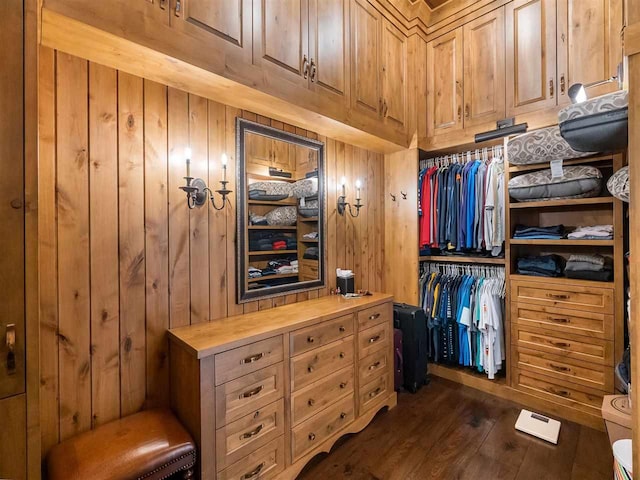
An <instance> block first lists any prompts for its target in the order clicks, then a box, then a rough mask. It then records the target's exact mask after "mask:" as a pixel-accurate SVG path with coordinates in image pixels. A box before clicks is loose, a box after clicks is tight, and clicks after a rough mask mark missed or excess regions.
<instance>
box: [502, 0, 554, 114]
mask: <svg viewBox="0 0 640 480" xmlns="http://www.w3.org/2000/svg"><path fill="white" fill-rule="evenodd" d="M505 8H506V15H505V17H506V22H505V23H506V39H507V58H506V61H507V75H506V82H507V116H508V117H513V116H516V115H520V114H523V113H528V112H532V111H535V110H540V109H542V108H548V107H553V106H555V105H556V96H557V94H558V82H557V79H556V0H516V1H514V2H512V3H510V4H508V5H507V6H506V7H505Z"/></svg>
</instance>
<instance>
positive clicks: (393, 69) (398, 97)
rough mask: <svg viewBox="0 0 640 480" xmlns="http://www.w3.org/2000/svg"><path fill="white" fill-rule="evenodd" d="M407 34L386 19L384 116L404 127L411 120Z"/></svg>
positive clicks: (383, 84) (383, 87) (383, 47)
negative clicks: (408, 109)
mask: <svg viewBox="0 0 640 480" xmlns="http://www.w3.org/2000/svg"><path fill="white" fill-rule="evenodd" d="M407 44H408V39H407V37H406V36H405V35H404V34H403V33H402V32H401V31H400V30H398V29H397V28H396V27H395V26H393V25H392V24H391V22H389V21H388V20H386V19H385V20H384V21H383V22H382V112H381V113H382V117H383V118H384V121H385V123H386V124H389V125H392V126H394V127H396V128H398V129H399V130H403V129H404V128H405V126H406V124H407V95H408V88H407V81H408V78H407V74H408V72H407V62H408V52H407V49H408V47H407Z"/></svg>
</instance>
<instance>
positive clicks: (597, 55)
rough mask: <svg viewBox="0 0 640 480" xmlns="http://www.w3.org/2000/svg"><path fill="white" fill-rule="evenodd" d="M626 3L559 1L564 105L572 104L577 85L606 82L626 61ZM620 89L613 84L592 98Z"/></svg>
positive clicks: (593, 92)
mask: <svg viewBox="0 0 640 480" xmlns="http://www.w3.org/2000/svg"><path fill="white" fill-rule="evenodd" d="M622 27H623V6H622V0H558V76H559V82H560V93H559V95H560V103H561V104H565V103H568V102H569V98H568V95H567V92H568V89H569V87H570V86H571V85H572V84H574V83H578V82H579V83H589V82H596V81H599V80H605V79H607V78H609V77H611V76H614V75H616V74H617V66H618V64H619V63H620V62H621V61H622V40H621V34H622ZM617 89H618V84H617V83H615V82H614V83H610V84H608V85H604V86H602V87H597V88H592V89H590V90H589V91H588V94H589V97H596V96H598V95H604V94H605V93H609V92H613V91H615V90H617Z"/></svg>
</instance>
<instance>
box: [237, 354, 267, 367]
mask: <svg viewBox="0 0 640 480" xmlns="http://www.w3.org/2000/svg"><path fill="white" fill-rule="evenodd" d="M262 357H264V353H258V354H256V355H251V356H250V357H247V358H243V359H242V360H240V364H241V365H244V364H245V363H255V362H257V361H258V360H260V359H261V358H262Z"/></svg>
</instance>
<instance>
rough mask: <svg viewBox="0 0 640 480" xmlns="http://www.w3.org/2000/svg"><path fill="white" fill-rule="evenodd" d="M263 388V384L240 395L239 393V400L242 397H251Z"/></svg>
mask: <svg viewBox="0 0 640 480" xmlns="http://www.w3.org/2000/svg"><path fill="white" fill-rule="evenodd" d="M263 389H264V385H260V386H259V387H256V388H254V389H253V390H249V391H248V392H244V393H243V394H242V395H240V400H242V399H243V398H250V397H253V396H255V395H257V394H259V393H260V392H261V391H262V390H263Z"/></svg>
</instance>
